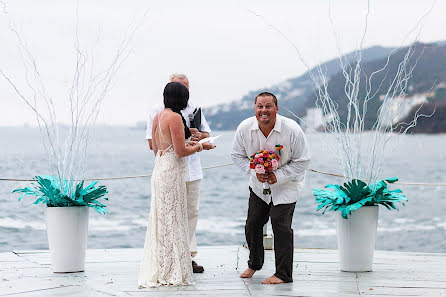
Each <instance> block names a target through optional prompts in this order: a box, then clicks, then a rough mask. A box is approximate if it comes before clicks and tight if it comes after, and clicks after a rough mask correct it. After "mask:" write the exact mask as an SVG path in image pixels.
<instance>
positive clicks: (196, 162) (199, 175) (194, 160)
mask: <svg viewBox="0 0 446 297" xmlns="http://www.w3.org/2000/svg"><path fill="white" fill-rule="evenodd" d="M195 108H196V106H195V105H193V104H191V103H188V104H187V107H186V108H185V109H183V110H182V111H181V114H182V115H183V117H184V119H185V120H186V125H187V126H188V127H190V121H189V115H190V114H192V113H193V112H194V110H195ZM163 109H164V104H157V105H155V106H153V107H152V109H151V110H150V114H149V118H148V120H147V130H146V139H152V125H153V119H154V118H155V115H156V114H157V113H158V112H160V111H161V110H163ZM199 130H200V131H201V132H207V133H211V128H210V127H209V124H208V122H207V121H206V118H205V117H204V114H203V112H201V126H200V129H199ZM186 163H187V166H186V176H185V178H184V179H185V181H187V182H190V181H194V180H199V179H203V172H202V170H201V162H200V154H197V153H195V154H192V155H190V156H187V157H186Z"/></svg>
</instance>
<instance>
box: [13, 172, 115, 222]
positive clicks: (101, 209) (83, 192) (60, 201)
mask: <svg viewBox="0 0 446 297" xmlns="http://www.w3.org/2000/svg"><path fill="white" fill-rule="evenodd" d="M35 178H36V183H31V185H32V186H31V187H26V188H23V189H15V190H14V191H12V192H13V193H23V194H22V195H21V196H20V197H19V201H20V200H21V199H22V198H23V197H24V196H26V195H31V196H36V197H37V199H36V201H34V203H33V204H39V203H42V204H46V205H47V206H48V207H67V206H88V207H91V208H93V209H94V210H95V211H97V212H98V213H100V214H106V213H107V212H108V211H107V208H106V207H107V206H105V205H104V204H102V203H101V202H99V201H98V200H99V199H100V198H103V199H104V200H108V198H107V197H105V195H106V194H107V193H108V191H107V187H106V186H98V187H97V186H96V184H97V183H98V182H97V181H93V182H91V183H90V184H89V185H88V186H86V187H85V188H84V181H83V180H82V181H80V182H79V183H78V184H76V186H75V191H74V193H73V194H71V195H69V194H68V193H67V190H66V189H68V188H70V186H71V185H72V183H73V181H68V180H62V181H61V180H60V179H58V178H56V177H54V176H49V175H40V176H36V177H35ZM61 189H64V190H61Z"/></svg>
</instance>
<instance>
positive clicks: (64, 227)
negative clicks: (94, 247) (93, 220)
mask: <svg viewBox="0 0 446 297" xmlns="http://www.w3.org/2000/svg"><path fill="white" fill-rule="evenodd" d="M88 209H89V207H87V206H73V207H48V208H46V209H45V218H46V230H47V234H48V244H49V247H50V253H51V260H52V263H53V270H54V272H79V271H84V269H85V252H86V250H87V237H88Z"/></svg>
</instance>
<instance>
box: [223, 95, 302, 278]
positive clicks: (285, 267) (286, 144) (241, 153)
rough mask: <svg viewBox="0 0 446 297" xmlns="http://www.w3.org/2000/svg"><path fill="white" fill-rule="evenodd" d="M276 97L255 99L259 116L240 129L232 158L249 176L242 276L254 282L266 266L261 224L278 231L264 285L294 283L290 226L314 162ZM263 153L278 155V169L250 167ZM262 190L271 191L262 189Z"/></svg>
mask: <svg viewBox="0 0 446 297" xmlns="http://www.w3.org/2000/svg"><path fill="white" fill-rule="evenodd" d="M278 111H279V106H278V104H277V98H276V96H275V95H274V94H272V93H268V92H263V93H260V94H259V95H257V96H256V98H255V100H254V112H255V116H253V117H250V118H248V119H246V120H244V121H243V122H241V123H240V125H239V126H238V128H237V131H236V133H235V137H234V143H233V147H232V153H231V156H232V160H233V161H234V163H235V164H236V165H238V166H239V167H240V168H241V169H242V170H243V172H245V173H246V174H249V175H250V179H249V192H250V196H249V205H248V216H247V219H246V225H245V236H246V242H247V243H248V247H249V261H248V268H247V269H246V270H245V271H244V272H243V273H242V274H240V277H242V278H250V277H252V276H253V274H254V273H255V272H256V271H257V270H260V269H261V268H262V266H263V262H264V253H265V252H264V249H263V226H264V225H265V224H266V223H267V222H268V219H269V218H270V217H271V225H272V227H273V232H274V254H275V262H276V271H275V273H274V274H273V275H272V276H270V277H268V278H266V279H265V280H263V282H262V283H263V284H280V283H287V282H292V281H293V252H294V245H293V244H294V239H293V229H292V228H291V223H292V220H293V213H294V208H295V206H296V201H297V198H298V193H299V190H300V189H301V188H302V186H303V184H304V180H305V170H306V169H307V168H308V165H309V163H310V154H309V150H308V145H307V140H306V137H305V135H304V132H303V131H302V129H301V127H300V126H299V124H298V123H296V122H295V121H293V120H292V119H289V118H286V117H283V116H281V115H278V114H277V112H278ZM260 150H269V151H274V150H276V152H277V154H279V155H280V160H279V165H278V168H277V169H276V170H274V171H272V172H269V173H265V174H261V173H255V172H254V171H253V170H251V169H250V156H252V155H253V154H255V153H256V152H258V151H260ZM264 186H265V187H266V186H267V187H268V188H269V190H268V191H263V189H264Z"/></svg>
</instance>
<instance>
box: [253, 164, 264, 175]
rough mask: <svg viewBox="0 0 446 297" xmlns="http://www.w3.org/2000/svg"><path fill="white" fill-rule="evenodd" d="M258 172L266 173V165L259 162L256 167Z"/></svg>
mask: <svg viewBox="0 0 446 297" xmlns="http://www.w3.org/2000/svg"><path fill="white" fill-rule="evenodd" d="M255 171H256V173H258V174H264V173H265V167H263V165H261V164H257V165H256V168H255Z"/></svg>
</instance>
